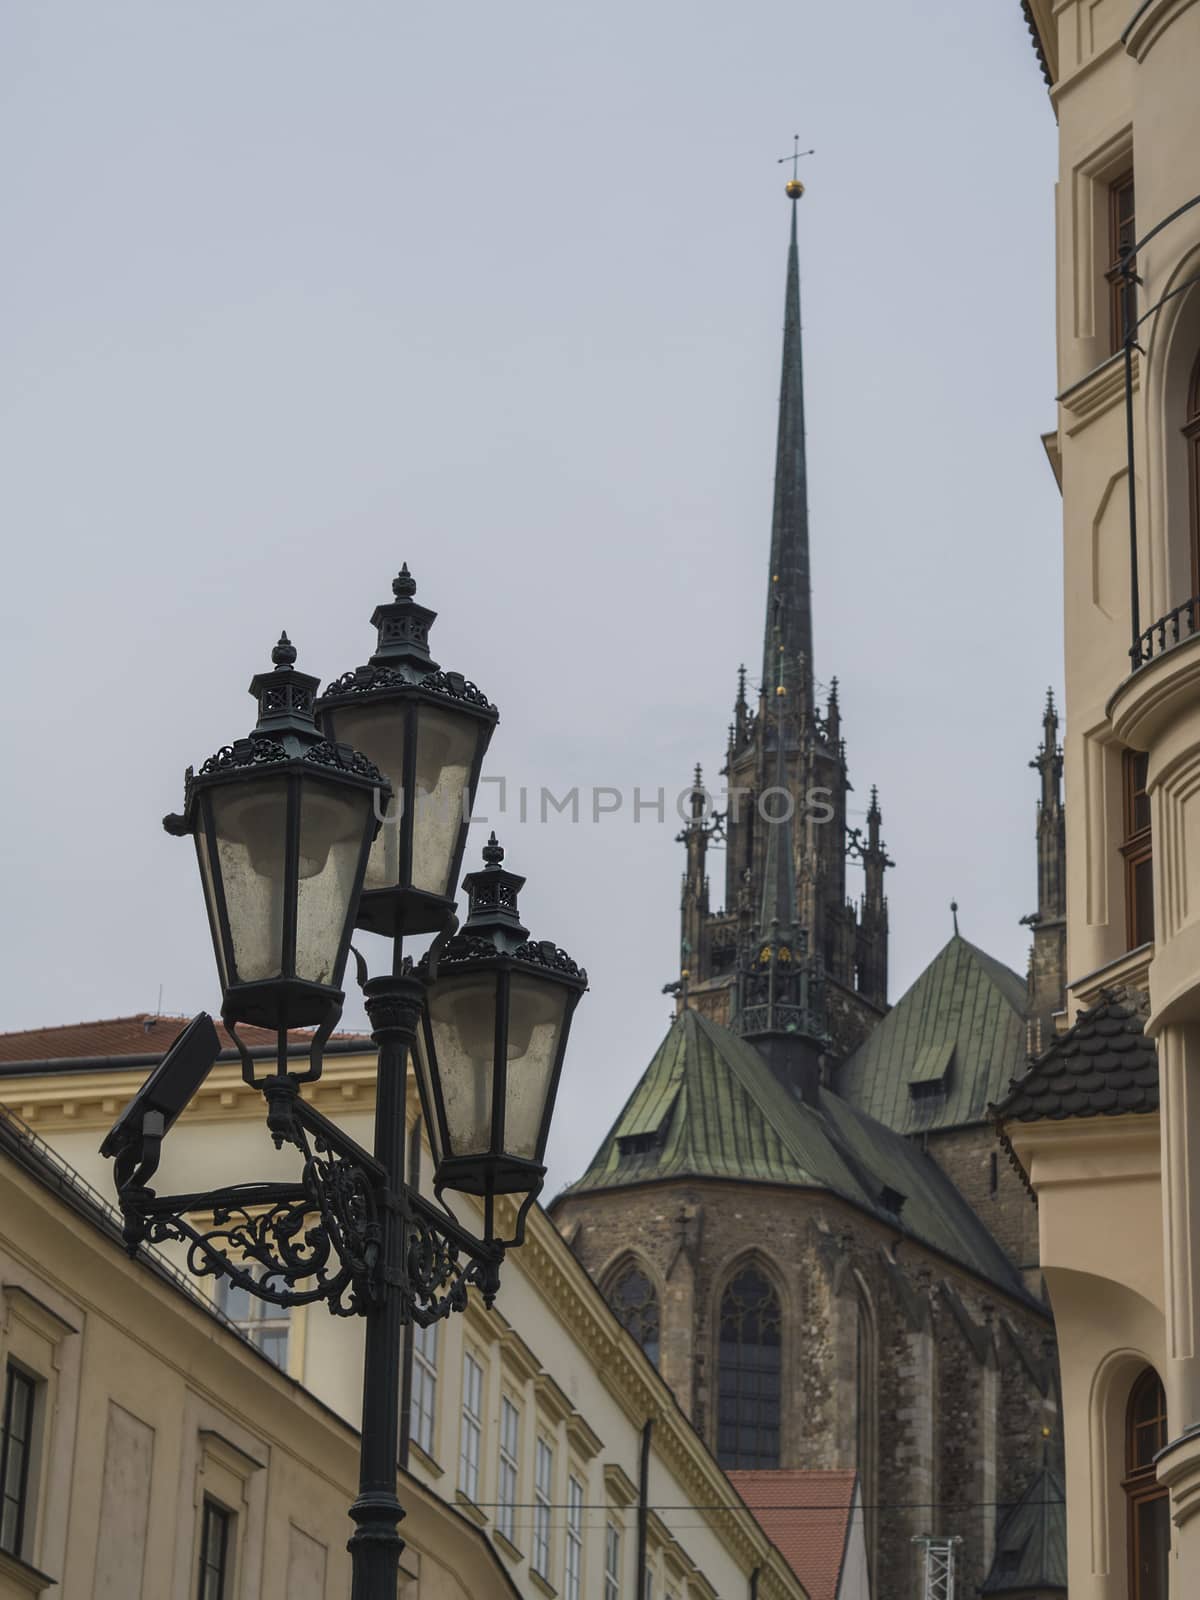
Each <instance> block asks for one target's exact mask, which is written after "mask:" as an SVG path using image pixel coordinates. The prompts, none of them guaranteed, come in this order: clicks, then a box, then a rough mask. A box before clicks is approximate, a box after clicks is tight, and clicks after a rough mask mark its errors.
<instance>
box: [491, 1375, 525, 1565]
mask: <svg viewBox="0 0 1200 1600" xmlns="http://www.w3.org/2000/svg"><path fill="white" fill-rule="evenodd" d="M520 1433H521V1413H520V1411H519V1410H518V1409H517V1407H516V1405H514V1403H513V1402H512V1401H511V1400H510V1399H509V1398H508V1396H507V1395H505V1396H504V1397H503V1399H502V1400H501V1401H500V1482H499V1492H498V1493H497V1496H496V1502H497V1503H496V1527H497V1529H498V1530H499V1531H500V1532H501V1533H502V1534H503V1535H504V1537H505V1538H506V1539H507V1540H508V1542H509V1543H510V1544H514V1543H515V1542H516V1541H515V1540H514V1538H513V1535H514V1534H515V1533H516V1531H517V1529H516V1513H517V1466H518V1460H517V1455H518V1449H519V1443H520Z"/></svg>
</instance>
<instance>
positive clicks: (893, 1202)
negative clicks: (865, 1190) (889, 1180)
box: [879, 1183, 907, 1217]
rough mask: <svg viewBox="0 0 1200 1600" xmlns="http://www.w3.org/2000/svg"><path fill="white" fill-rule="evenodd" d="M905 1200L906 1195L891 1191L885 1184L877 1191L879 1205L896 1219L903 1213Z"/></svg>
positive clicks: (888, 1185)
mask: <svg viewBox="0 0 1200 1600" xmlns="http://www.w3.org/2000/svg"><path fill="white" fill-rule="evenodd" d="M906 1199H907V1196H906V1195H902V1194H901V1193H900V1191H899V1189H893V1188H892V1187H891V1185H890V1184H886V1183H885V1184H884V1186H883V1188H882V1189H880V1191H879V1204H880V1205H881V1206H882V1207H883V1209H884V1210H885V1211H890V1212H891V1213H892V1215H893V1216H894V1217H898V1216H899V1215H900V1213H901V1211H903V1209H904V1202H905V1200H906Z"/></svg>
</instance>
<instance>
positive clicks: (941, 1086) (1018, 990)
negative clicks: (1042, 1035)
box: [837, 933, 1028, 1134]
mask: <svg viewBox="0 0 1200 1600" xmlns="http://www.w3.org/2000/svg"><path fill="white" fill-rule="evenodd" d="M1027 1004H1028V1000H1027V988H1026V984H1025V981H1024V979H1022V978H1019V977H1018V976H1017V974H1016V973H1015V972H1013V971H1011V970H1010V969H1009V968H1008V967H1006V966H1004V965H1003V964H1002V963H1001V962H999V961H996V960H995V959H994V958H993V957H992V956H989V955H988V954H987V953H986V952H985V951H983V950H979V949H977V948H976V946H975V945H973V944H970V943H968V941H967V940H966V939H963V938H961V937H960V936H959V935H958V934H957V933H956V934H955V935H954V937H953V938H952V939H951V940H950V942H949V944H947V945H946V946H945V948H944V949H942V950H941V951H940V952H939V953H938V955H936V956H935V957H934V959H933V960H932V961H931V962H930V963H929V965H928V966H927V967H926V968H925V971H924V972H923V973H922V974H921V976H920V977H919V978H918V979H917V981H916V982H915V983H914V984H913V986H912V988H911V989H909V990H908V992H907V994H905V995H904V996H903V997H902V998H901V999H900V1000H898V1001H897V1002H896V1004H895V1005H894V1006H893V1007H892V1009H891V1010H890V1011H889V1012H888V1014H887V1015H886V1016H885V1017H884V1018H883V1020H882V1021H881V1022H880V1023H879V1024H878V1026H877V1027H876V1028H875V1029H874V1030H873V1031H872V1033H871V1034H870V1035H869V1036H868V1038H867V1039H866V1040H864V1042H863V1043H862V1044H861V1045H860V1046H859V1048H858V1049H857V1050H856V1051H855V1052H854V1054H853V1055H852V1056H851V1057H850V1058H849V1059H848V1060H847V1061H844V1062H843V1063H842V1065H841V1066H840V1067H839V1068H838V1073H837V1088H838V1093H839V1094H840V1095H841V1096H842V1097H843V1098H844V1099H846V1100H849V1101H850V1103H851V1105H855V1106H859V1107H860V1108H861V1109H862V1110H863V1111H866V1112H867V1113H868V1114H869V1115H870V1116H872V1117H875V1118H876V1119H877V1120H878V1121H880V1122H884V1123H886V1124H887V1126H888V1127H889V1128H894V1129H895V1131H896V1132H897V1133H908V1134H913V1133H930V1132H934V1131H937V1130H944V1129H948V1128H961V1127H970V1126H973V1125H977V1124H979V1123H983V1122H986V1121H987V1116H988V1106H989V1103H990V1102H991V1101H993V1100H995V1099H997V1098H998V1096H1000V1095H1001V1094H1003V1093H1004V1091H1005V1089H1006V1088H1007V1087H1008V1084H1009V1082H1010V1081H1011V1080H1012V1078H1013V1076H1014V1075H1015V1074H1016V1073H1018V1072H1021V1071H1023V1070H1024V1067H1025V1060H1026V1056H1025V1049H1026V1029H1025V1012H1026V1006H1027Z"/></svg>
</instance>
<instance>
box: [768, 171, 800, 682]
mask: <svg viewBox="0 0 1200 1600" xmlns="http://www.w3.org/2000/svg"><path fill="white" fill-rule="evenodd" d="M802 193H803V185H801V184H800V183H790V184H788V197H789V200H790V202H791V206H792V236H791V243H790V245H789V247H788V265H787V289H786V293H785V296H784V311H783V375H782V378H781V381H780V388H779V435H778V441H777V444H776V449H775V506H774V512H773V515H772V521H771V570H770V574H769V583H768V589H767V617H766V629H765V636H764V639H763V675H762V684H763V693H764V695H766V694H769V693H770V686H771V685H772V684H773V683H774V682H775V678H776V673H775V656H776V645H775V640H776V628H777V627H778V629H779V638H780V641H781V643H782V645H783V659H784V663H785V667H786V670H787V673H788V677H789V680H790V678H791V676H792V674H793V673H794V672H795V670H796V667H797V665H798V664H799V663H800V662H803V663H804V668H803V677H804V679H805V680H806V681H805V684H804V686H803V691H802V692H804V693H805V694H806V695H811V688H809V687H808V685H811V682H812V675H813V670H812V669H813V655H812V595H811V585H810V580H809V555H808V473H807V468H806V465H805V452H804V368H803V360H802V356H801V348H800V253H799V250H798V248H797V245H796V202H797V200H798V199H799V197H800V195H801V194H802Z"/></svg>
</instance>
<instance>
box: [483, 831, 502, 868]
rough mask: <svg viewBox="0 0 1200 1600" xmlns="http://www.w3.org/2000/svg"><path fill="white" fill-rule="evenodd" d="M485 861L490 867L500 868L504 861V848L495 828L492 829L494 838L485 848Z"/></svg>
mask: <svg viewBox="0 0 1200 1600" xmlns="http://www.w3.org/2000/svg"><path fill="white" fill-rule="evenodd" d="M483 859H484V860H485V861H486V862H487V864H488V866H489V867H498V866H499V865H500V863H501V862H502V861H503V860H504V846H503V845H502V844H501V843H500V841H499V839H497V837H496V830H495V828H493V829H492V836H491V838H490V839H489V840H488V842H487V843H486V844H485V845H484V847H483Z"/></svg>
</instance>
